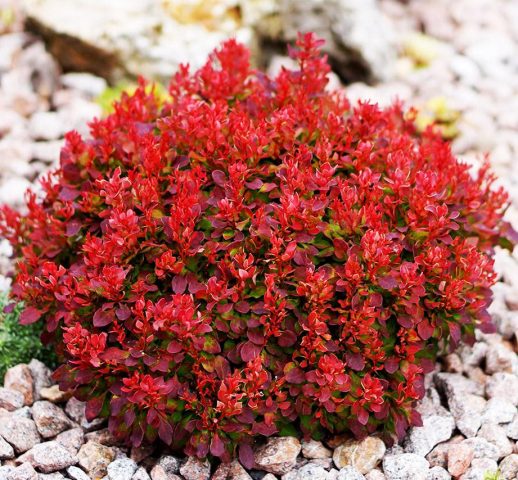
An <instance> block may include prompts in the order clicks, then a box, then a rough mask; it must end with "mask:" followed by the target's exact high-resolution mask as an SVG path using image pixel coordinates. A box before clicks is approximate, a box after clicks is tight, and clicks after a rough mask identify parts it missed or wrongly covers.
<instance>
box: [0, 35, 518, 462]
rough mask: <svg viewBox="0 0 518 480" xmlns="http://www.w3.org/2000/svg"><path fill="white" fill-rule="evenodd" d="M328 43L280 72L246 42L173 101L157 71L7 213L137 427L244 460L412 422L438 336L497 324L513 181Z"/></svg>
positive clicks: (63, 333) (51, 314) (34, 304)
mask: <svg viewBox="0 0 518 480" xmlns="http://www.w3.org/2000/svg"><path fill="white" fill-rule="evenodd" d="M319 47H320V41H319V40H317V39H316V38H315V37H314V36H313V35H311V34H307V35H304V36H301V37H300V38H299V41H298V42H297V47H296V48H294V49H293V50H292V51H291V55H292V56H293V57H294V58H295V59H296V60H297V61H298V69H297V70H293V71H291V70H287V69H283V70H282V71H281V72H280V73H279V74H278V75H277V77H275V78H269V77H268V76H266V75H264V74H262V73H260V72H256V71H253V70H251V69H250V67H249V53H248V51H247V49H246V48H245V47H243V46H242V45H240V44H238V43H236V42H235V41H233V40H230V41H228V42H226V43H225V44H224V45H223V46H222V48H221V49H219V50H217V51H216V52H215V53H214V54H213V55H212V57H211V58H210V59H209V61H208V63H207V64H206V65H205V66H204V67H203V68H201V69H200V70H199V71H197V72H196V73H194V74H190V73H189V70H188V68H187V67H182V68H181V69H180V71H179V73H178V74H177V75H176V76H175V77H174V78H173V80H172V82H171V84H170V87H169V97H167V98H166V99H165V100H164V98H163V97H158V96H157V95H154V94H153V92H152V91H151V90H150V89H149V88H148V87H146V85H145V84H144V83H143V82H141V85H140V87H139V88H138V89H137V90H136V91H135V92H134V93H133V94H132V95H131V96H129V95H127V94H123V96H122V98H121V99H120V101H119V102H118V103H117V104H116V105H115V106H114V112H113V113H112V114H111V115H109V116H108V117H107V118H105V119H102V120H95V121H93V122H92V123H91V138H90V139H88V140H85V139H82V138H81V137H80V136H79V135H78V134H77V133H75V132H70V133H69V134H68V135H67V137H66V144H65V146H64V148H63V150H62V152H61V165H60V167H59V168H58V169H57V171H55V172H53V173H52V174H51V175H49V176H48V177H47V178H45V179H44V180H43V181H42V187H43V195H42V196H41V198H38V197H37V196H36V195H35V194H33V193H28V196H27V205H28V213H27V214H26V215H21V214H19V213H17V212H15V211H12V210H10V209H9V208H3V209H2V214H1V224H2V231H3V233H4V235H5V236H6V237H7V238H8V239H9V240H10V241H11V243H12V244H13V245H14V247H15V251H16V254H17V256H18V258H19V262H18V264H17V271H16V275H15V279H14V287H13V291H12V293H13V296H14V298H15V299H18V300H23V301H24V302H25V304H26V306H27V308H26V309H25V310H24V312H23V315H22V318H21V321H22V322H23V323H27V324H29V323H33V322H37V321H41V322H44V324H45V329H46V333H45V336H46V340H48V341H52V342H54V344H55V346H56V349H57V351H58V352H59V354H60V355H62V358H63V363H62V365H61V366H60V367H59V368H58V370H57V371H56V373H55V377H56V379H57V380H58V381H59V382H60V385H61V387H62V388H63V389H70V390H72V391H73V392H74V394H75V395H76V397H77V398H79V399H81V400H86V401H87V415H88V418H90V419H92V418H94V417H96V416H98V415H101V416H106V417H109V428H110V430H111V431H112V432H113V434H115V435H116V436H117V437H120V438H125V439H127V440H129V441H130V442H131V443H132V444H134V445H139V444H141V443H142V442H143V441H154V440H155V439H157V438H160V439H161V440H163V441H164V442H165V443H167V444H169V445H171V446H173V447H177V448H185V452H186V453H187V454H190V455H197V456H199V457H205V456H207V455H209V454H211V455H213V456H216V457H220V458H221V459H222V460H224V461H227V460H230V459H231V458H232V457H233V456H234V455H236V454H239V457H240V458H241V460H242V461H243V462H244V463H245V465H249V464H250V463H251V444H252V442H253V441H254V438H255V437H257V436H269V435H276V434H280V435H286V434H298V433H299V432H301V433H302V434H304V435H305V436H306V437H308V436H311V437H313V438H322V436H324V435H326V434H334V433H340V432H344V431H352V432H353V433H355V434H356V435H358V436H361V435H365V434H367V433H370V432H373V431H375V430H377V429H379V430H382V431H383V432H384V433H385V435H386V436H387V437H390V438H393V437H395V436H399V437H401V436H402V435H403V433H404V432H405V429H407V427H409V426H410V425H418V424H419V422H420V419H419V415H418V414H417V413H416V412H415V411H414V410H413V405H414V403H415V401H416V400H417V399H419V398H421V397H422V395H423V374H424V373H426V372H427V371H430V369H432V368H433V365H434V360H435V357H436V355H437V352H438V350H439V348H442V347H443V346H444V345H447V344H449V345H450V346H455V345H457V344H458V342H459V341H460V340H461V339H462V338H465V339H470V338H473V335H474V330H475V328H476V327H479V328H481V329H482V330H485V331H487V330H490V328H491V322H490V317H489V315H488V313H487V306H488V304H489V302H490V287H491V285H492V284H493V282H494V281H495V273H494V272H493V261H492V259H491V255H492V253H493V247H494V246H495V245H497V244H501V245H504V246H510V245H511V244H512V241H513V240H512V238H513V236H512V235H513V231H512V229H511V228H510V227H509V226H508V225H507V224H506V223H504V222H503V220H502V214H503V212H504V210H505V207H506V204H507V196H506V194H505V193H504V192H503V191H502V190H501V189H495V188H493V186H492V184H493V182H494V178H493V176H492V175H491V174H490V173H489V170H488V166H487V165H484V166H483V167H482V168H481V169H480V170H479V171H478V172H477V173H476V174H474V175H473V176H472V175H471V174H470V171H469V167H468V166H467V165H464V164H462V163H460V162H459V161H457V160H456V159H455V157H454V156H453V155H452V153H451V151H450V147H449V145H448V144H447V143H445V142H443V141H442V140H441V139H440V138H439V136H438V135H437V134H436V133H435V132H434V131H433V130H432V129H428V130H427V131H426V132H425V133H424V134H422V135H420V134H417V133H416V131H415V129H414V124H413V121H412V115H411V114H406V115H405V114H404V113H403V111H402V109H401V107H400V106H399V105H394V106H393V107H391V108H388V109H386V110H381V109H380V108H378V107H377V106H376V105H371V104H368V103H360V104H359V105H357V106H354V107H353V106H351V105H350V104H349V102H348V101H347V99H346V98H345V97H344V95H343V94H342V93H341V92H336V91H327V90H326V83H327V74H328V72H329V66H328V64H327V62H326V58H325V57H324V56H322V55H321V54H320V51H319Z"/></svg>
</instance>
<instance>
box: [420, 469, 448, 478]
mask: <svg viewBox="0 0 518 480" xmlns="http://www.w3.org/2000/svg"><path fill="white" fill-rule="evenodd" d="M450 479H451V475H450V474H449V473H448V472H447V470H444V468H442V467H432V468H430V470H428V473H427V475H426V480H450Z"/></svg>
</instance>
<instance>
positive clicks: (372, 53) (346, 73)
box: [280, 0, 397, 82]
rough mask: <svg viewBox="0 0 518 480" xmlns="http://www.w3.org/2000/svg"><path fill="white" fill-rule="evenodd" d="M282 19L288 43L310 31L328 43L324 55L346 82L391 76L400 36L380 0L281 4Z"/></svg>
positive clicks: (290, 0)
mask: <svg viewBox="0 0 518 480" xmlns="http://www.w3.org/2000/svg"><path fill="white" fill-rule="evenodd" d="M280 17H281V25H282V35H283V37H284V40H288V41H292V40H294V39H295V38H296V36H297V32H308V31H313V32H315V33H316V34H317V35H318V36H319V37H321V38H323V39H325V40H326V45H325V47H324V51H325V52H326V53H328V55H329V58H330V61H331V64H332V66H333V69H334V70H335V72H336V73H338V75H339V76H340V77H341V78H342V79H344V80H346V81H353V80H366V81H367V82H374V81H377V80H384V79H387V78H389V77H390V76H391V70H392V68H393V66H394V62H395V60H396V52H397V48H396V46H395V44H396V34H395V31H394V27H393V25H392V24H391V23H390V20H389V19H388V18H387V17H385V15H384V14H383V12H382V11H381V10H380V9H379V6H378V2H377V1H376V0H280Z"/></svg>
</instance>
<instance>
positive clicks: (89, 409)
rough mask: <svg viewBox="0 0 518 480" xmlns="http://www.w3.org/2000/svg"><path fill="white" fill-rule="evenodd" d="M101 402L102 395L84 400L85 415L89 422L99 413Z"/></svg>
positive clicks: (101, 406) (102, 399)
mask: <svg viewBox="0 0 518 480" xmlns="http://www.w3.org/2000/svg"><path fill="white" fill-rule="evenodd" d="M103 403H104V395H103V396H102V397H97V398H92V399H90V400H88V401H87V402H86V406H85V417H86V419H87V420H88V421H89V422H91V421H92V420H94V419H95V418H96V417H97V416H98V415H99V414H100V413H101V410H102V408H103Z"/></svg>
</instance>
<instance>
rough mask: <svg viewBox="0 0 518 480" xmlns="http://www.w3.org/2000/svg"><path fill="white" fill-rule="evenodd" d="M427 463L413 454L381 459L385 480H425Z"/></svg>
mask: <svg viewBox="0 0 518 480" xmlns="http://www.w3.org/2000/svg"><path fill="white" fill-rule="evenodd" d="M428 467H429V464H428V461H427V460H426V459H425V458H423V457H421V456H420V455H416V454H414V453H402V454H400V455H390V456H386V457H385V458H384V459H383V473H385V477H387V480H426V477H427V475H428Z"/></svg>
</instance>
